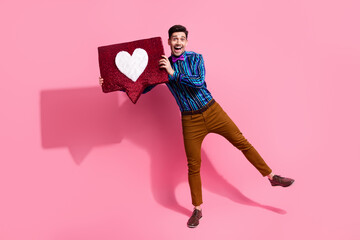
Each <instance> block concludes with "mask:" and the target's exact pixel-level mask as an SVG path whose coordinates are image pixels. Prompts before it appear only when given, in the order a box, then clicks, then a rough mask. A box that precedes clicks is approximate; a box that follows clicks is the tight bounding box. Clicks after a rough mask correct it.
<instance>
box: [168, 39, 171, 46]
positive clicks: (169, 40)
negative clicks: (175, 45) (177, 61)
mask: <svg viewBox="0 0 360 240" xmlns="http://www.w3.org/2000/svg"><path fill="white" fill-rule="evenodd" d="M170 42H171V41H170V38H169V39H168V45H169V46H170Z"/></svg>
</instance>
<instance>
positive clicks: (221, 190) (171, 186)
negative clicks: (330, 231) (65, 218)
mask: <svg viewBox="0 0 360 240" xmlns="http://www.w3.org/2000/svg"><path fill="white" fill-rule="evenodd" d="M124 98H126V100H125V101H124V102H123V103H121V104H120V106H119V97H118V94H115V93H109V94H104V93H103V92H102V91H101V89H100V88H98V87H89V88H78V89H62V90H61V89H59V90H44V91H42V92H41V94H40V105H41V106H40V107H41V108H40V109H41V137H42V146H43V148H45V149H47V148H59V147H67V148H68V149H69V151H70V153H71V156H72V157H73V159H74V161H75V163H76V164H78V165H80V164H81V162H82V161H83V160H84V159H85V158H86V155H87V154H88V153H89V152H90V150H91V148H92V147H95V146H100V145H106V144H114V143H120V142H121V141H122V139H126V140H127V141H131V142H133V143H134V144H135V145H137V146H139V147H140V148H142V149H144V150H145V151H147V152H148V154H149V156H150V159H151V160H150V161H151V162H150V164H151V188H152V193H153V196H154V198H155V200H156V201H157V202H158V203H159V204H161V205H162V206H164V207H166V208H169V209H172V210H174V211H176V212H179V213H182V214H185V215H186V216H189V215H190V214H191V211H190V210H188V209H186V208H184V207H183V206H180V204H179V203H178V202H177V200H176V197H175V189H176V187H177V186H178V185H179V184H180V183H182V182H187V162H186V157H185V150H184V146H183V140H182V129H181V119H180V112H179V109H178V106H177V105H176V103H175V100H174V99H173V98H172V96H171V94H170V92H169V91H168V89H167V87H166V86H163V85H162V86H157V87H156V88H154V89H153V90H152V91H151V92H149V93H147V94H144V95H143V96H141V98H140V99H139V101H138V102H137V103H136V104H133V103H132V102H131V101H130V100H129V99H127V97H125V94H124ZM201 172H202V176H203V180H205V179H206V181H203V187H204V188H206V189H208V190H209V191H211V192H214V193H216V194H218V195H221V196H224V197H226V198H229V199H231V200H233V201H234V202H238V203H241V204H244V205H249V206H256V207H261V208H264V209H267V210H270V211H273V212H275V213H279V214H285V213H286V211H285V210H282V209H279V208H275V207H272V206H266V205H262V204H260V203H257V202H255V201H253V200H251V199H249V198H248V197H246V196H245V195H244V194H242V193H241V192H240V191H239V190H238V189H237V188H235V187H234V186H233V185H231V184H230V183H229V182H228V181H227V180H226V179H225V178H223V177H222V176H221V175H220V174H219V173H218V172H217V171H216V170H215V168H214V166H213V165H212V164H211V162H210V161H209V158H208V157H207V154H206V152H205V151H204V150H202V170H201ZM189 202H191V199H190V194H189Z"/></svg>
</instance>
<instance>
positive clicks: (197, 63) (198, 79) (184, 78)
mask: <svg viewBox="0 0 360 240" xmlns="http://www.w3.org/2000/svg"><path fill="white" fill-rule="evenodd" d="M192 64H193V69H189V70H190V71H191V73H190V74H185V73H180V72H174V74H173V76H171V75H170V76H169V80H170V81H172V80H173V81H178V82H180V83H182V84H184V85H187V86H189V87H192V88H201V87H203V86H204V84H205V66H204V59H203V57H202V55H201V54H198V55H196V57H195V59H194V61H193V62H192Z"/></svg>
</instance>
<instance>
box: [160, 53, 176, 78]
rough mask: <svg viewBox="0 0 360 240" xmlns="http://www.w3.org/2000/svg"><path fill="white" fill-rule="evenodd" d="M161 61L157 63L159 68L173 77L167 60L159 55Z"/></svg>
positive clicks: (172, 70)
mask: <svg viewBox="0 0 360 240" xmlns="http://www.w3.org/2000/svg"><path fill="white" fill-rule="evenodd" d="M161 57H162V59H160V61H159V66H160V68H165V70H166V71H167V73H168V74H170V75H171V76H173V75H174V69H172V67H171V64H170V61H169V59H168V58H167V57H166V56H165V55H161Z"/></svg>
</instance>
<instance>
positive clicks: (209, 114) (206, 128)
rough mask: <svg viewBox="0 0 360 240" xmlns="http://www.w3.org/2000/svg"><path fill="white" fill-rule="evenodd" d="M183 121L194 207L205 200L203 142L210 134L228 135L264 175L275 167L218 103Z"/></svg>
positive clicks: (227, 137) (188, 116)
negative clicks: (201, 167) (202, 184)
mask: <svg viewBox="0 0 360 240" xmlns="http://www.w3.org/2000/svg"><path fill="white" fill-rule="evenodd" d="M181 121H182V128H183V137H184V145H185V151H186V157H187V161H188V178H189V185H190V190H191V199H192V204H193V205H194V206H199V205H200V204H202V202H203V201H202V191H201V178H200V165H201V143H202V141H203V140H204V138H205V136H206V135H207V134H208V133H217V134H220V135H222V136H223V137H225V138H226V139H227V140H228V141H229V142H231V143H232V144H233V145H234V146H235V147H236V148H238V149H239V150H241V151H242V152H243V154H244V155H245V157H246V158H247V159H248V160H249V161H250V163H251V164H252V165H254V167H255V168H256V169H257V170H258V171H259V172H260V173H261V174H262V175H263V176H267V175H269V174H270V173H271V169H270V168H269V167H268V165H267V164H266V163H265V161H264V160H263V159H262V157H261V156H260V155H259V153H258V152H257V151H256V149H255V148H254V147H253V146H252V145H251V144H250V143H249V142H248V141H247V140H246V139H245V137H244V136H243V135H242V133H241V132H240V130H239V128H238V127H237V126H236V125H235V124H234V122H233V121H232V120H231V119H230V118H229V116H228V115H227V114H226V113H225V112H224V110H223V109H222V108H221V107H220V105H219V104H218V103H217V102H215V103H214V104H213V105H211V106H210V107H209V108H208V109H207V110H206V111H205V112H203V113H199V114H193V115H182V116H181Z"/></svg>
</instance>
